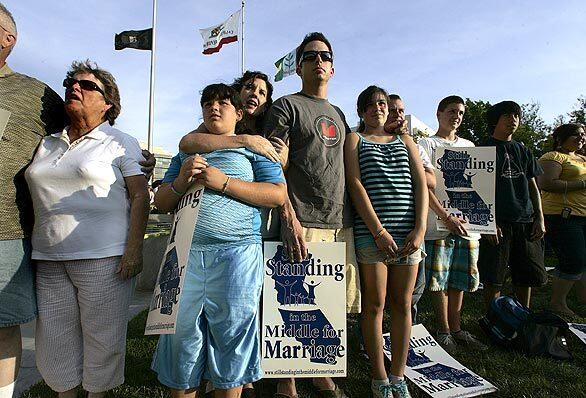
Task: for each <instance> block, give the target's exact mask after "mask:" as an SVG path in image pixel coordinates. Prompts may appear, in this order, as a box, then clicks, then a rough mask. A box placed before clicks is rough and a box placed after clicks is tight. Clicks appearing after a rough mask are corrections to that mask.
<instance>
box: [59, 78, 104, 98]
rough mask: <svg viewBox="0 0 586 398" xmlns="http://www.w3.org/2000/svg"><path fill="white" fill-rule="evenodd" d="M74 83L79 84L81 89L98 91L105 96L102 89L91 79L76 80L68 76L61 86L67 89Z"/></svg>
mask: <svg viewBox="0 0 586 398" xmlns="http://www.w3.org/2000/svg"><path fill="white" fill-rule="evenodd" d="M75 83H77V84H79V87H81V89H82V90H86V91H97V92H98V93H100V94H102V95H103V96H104V97H105V96H106V94H105V93H104V90H102V89H101V88H100V86H98V85H97V84H96V83H95V82H92V81H91V80H77V79H74V78H73V77H68V78H67V79H65V80H63V87H65V88H67V89H69V88H71V87H73V85H74V84H75Z"/></svg>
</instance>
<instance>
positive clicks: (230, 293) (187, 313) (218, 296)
mask: <svg viewBox="0 0 586 398" xmlns="http://www.w3.org/2000/svg"><path fill="white" fill-rule="evenodd" d="M262 281H263V257H262V247H261V245H260V244H252V245H246V246H238V247H233V248H228V249H223V250H215V251H195V250H191V251H190V253H189V264H188V266H187V273H186V276H185V282H184V284H183V292H182V293H181V299H180V302H179V313H178V314H177V327H176V332H175V334H168V335H161V337H160V338H159V343H158V345H157V349H156V351H155V355H154V357H153V362H152V365H151V367H152V369H153V370H154V371H155V372H157V373H158V379H159V381H160V382H161V383H162V384H164V385H166V386H168V387H170V388H173V389H178V390H183V389H191V388H196V387H198V386H199V385H200V384H201V381H202V379H206V380H210V381H211V382H212V383H213V385H214V387H215V388H218V389H229V388H234V387H238V386H241V385H244V384H246V383H252V382H254V381H257V380H260V379H261V378H262V376H263V374H262V370H261V368H260V358H261V357H260V336H259V325H258V321H259V304H260V293H261V289H262Z"/></svg>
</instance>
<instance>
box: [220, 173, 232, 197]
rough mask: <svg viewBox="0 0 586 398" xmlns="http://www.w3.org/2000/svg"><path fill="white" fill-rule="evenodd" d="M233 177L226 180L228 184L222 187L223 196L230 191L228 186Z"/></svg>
mask: <svg viewBox="0 0 586 398" xmlns="http://www.w3.org/2000/svg"><path fill="white" fill-rule="evenodd" d="M231 178H232V177H230V176H228V178H226V182H225V183H224V185H222V190H221V191H220V192H221V193H222V194H225V193H226V190H227V189H228V184H229V183H230V179H231Z"/></svg>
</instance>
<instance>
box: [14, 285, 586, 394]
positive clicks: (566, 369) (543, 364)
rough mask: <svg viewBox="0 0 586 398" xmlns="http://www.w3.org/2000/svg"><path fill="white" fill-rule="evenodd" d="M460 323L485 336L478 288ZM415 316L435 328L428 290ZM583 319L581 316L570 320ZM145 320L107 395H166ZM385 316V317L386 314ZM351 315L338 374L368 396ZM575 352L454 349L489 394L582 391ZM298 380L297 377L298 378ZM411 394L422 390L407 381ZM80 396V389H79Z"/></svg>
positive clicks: (584, 363) (136, 326)
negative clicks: (119, 381)
mask: <svg viewBox="0 0 586 398" xmlns="http://www.w3.org/2000/svg"><path fill="white" fill-rule="evenodd" d="M550 289H551V283H550V284H548V285H547V286H546V287H544V288H541V289H534V296H533V300H532V307H533V309H534V310H539V309H544V308H545V307H546V305H547V302H548V299H549V292H550ZM464 301H465V302H464V311H463V328H464V329H467V330H469V331H471V332H472V333H473V334H475V335H477V336H479V337H480V338H482V339H484V340H485V336H484V335H483V333H482V331H481V330H480V328H479V326H478V324H477V319H478V318H480V317H481V316H482V315H483V314H482V308H483V306H482V295H481V293H472V294H467V295H466V296H465V298H464ZM569 305H570V307H571V308H573V309H574V310H576V311H577V312H578V313H579V314H581V315H583V316H584V315H586V306H581V307H580V306H578V305H577V304H576V301H575V299H574V296H573V294H571V296H570V300H569ZM419 307H420V321H421V322H422V323H423V324H424V325H426V327H427V329H428V330H429V331H434V330H435V326H434V320H433V312H432V310H431V302H430V299H429V295H427V294H424V296H423V298H422V299H421V301H420V305H419ZM573 321H574V322H576V323H586V317H582V318H577V319H575V320H573ZM145 322H146V311H144V312H142V313H141V314H139V315H138V316H137V317H135V318H134V319H133V320H132V321H131V322H130V325H129V329H128V339H127V349H126V382H125V384H124V385H122V386H120V387H118V388H116V389H115V390H113V391H111V392H110V393H108V395H107V396H108V397H117V398H123V397H124V398H127V397H128V398H130V397H136V398H139V397H141V398H142V397H148V398H151V397H152V398H156V397H169V394H168V393H167V391H166V390H165V388H163V387H162V386H161V385H160V384H159V383H158V382H157V379H156V377H155V374H154V373H153V372H152V371H151V370H150V362H151V358H152V354H153V351H154V349H155V345H156V342H157V338H156V337H147V336H144V335H143V331H144V325H145ZM386 322H388V319H386ZM356 327H357V322H356V320H355V319H354V318H352V319H349V320H348V328H349V333H348V336H349V346H350V350H349V356H348V377H347V378H346V379H340V380H337V382H338V383H339V384H340V385H341V386H343V387H344V389H345V390H346V392H347V394H348V396H349V397H360V398H362V397H370V396H371V394H370V376H369V366H368V364H367V363H366V361H365V360H364V359H362V357H360V356H359V355H358V354H357V352H356V349H355V348H356V344H355V343H356V342H355V341H354V340H353V337H354V333H353V331H354V328H356ZM568 343H569V345H570V348H571V351H572V353H573V355H574V359H573V360H572V361H556V360H553V359H548V358H537V357H533V358H532V357H527V356H525V355H522V354H519V353H516V352H507V351H503V350H500V349H498V348H496V347H493V348H491V349H490V350H489V351H488V352H470V351H469V352H466V351H461V352H459V353H457V354H455V355H454V356H455V358H456V359H457V360H459V361H460V362H461V363H462V364H464V365H465V366H467V367H468V368H470V369H471V370H473V371H474V372H476V373H478V374H479V375H481V376H483V377H484V378H486V379H487V380H489V381H491V382H492V383H493V384H494V385H496V386H497V387H498V389H499V391H498V392H496V393H494V394H492V395H491V396H492V397H510V398H521V397H524V398H537V397H576V398H578V397H586V345H584V344H582V343H581V341H580V340H579V339H578V338H577V337H575V336H574V335H573V334H572V335H571V336H570V339H569V341H568ZM300 380H301V379H300ZM274 389H275V384H274V382H273V381H271V380H266V381H262V382H260V383H258V385H257V391H259V392H260V394H259V396H260V397H263V398H265V397H272V396H273V393H274ZM410 390H411V393H412V395H413V396H414V397H425V396H427V395H426V394H424V393H423V392H421V391H420V390H418V389H417V387H415V386H414V385H413V384H410ZM298 391H299V396H300V397H301V398H309V397H315V396H317V395H315V394H313V393H312V388H311V385H310V382H309V381H306V380H301V381H300V382H298ZM54 396H56V394H54V393H53V392H51V390H50V389H49V388H48V387H47V386H46V385H45V384H44V383H42V382H41V383H39V384H37V385H35V386H33V387H32V388H31V389H30V390H29V391H27V392H25V393H24V394H23V395H22V396H21V397H22V398H39V397H42V398H48V397H54ZM78 396H79V397H82V395H81V393H80V394H79V395H78Z"/></svg>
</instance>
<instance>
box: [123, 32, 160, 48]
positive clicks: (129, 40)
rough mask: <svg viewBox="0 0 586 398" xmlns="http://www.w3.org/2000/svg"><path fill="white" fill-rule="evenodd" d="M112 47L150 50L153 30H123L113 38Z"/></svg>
mask: <svg viewBox="0 0 586 398" xmlns="http://www.w3.org/2000/svg"><path fill="white" fill-rule="evenodd" d="M114 48H115V49H116V50H123V49H125V48H136V49H137V50H152V48H153V30H152V29H145V30H125V31H124V32H121V33H119V34H117V35H116V37H115V38H114Z"/></svg>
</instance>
